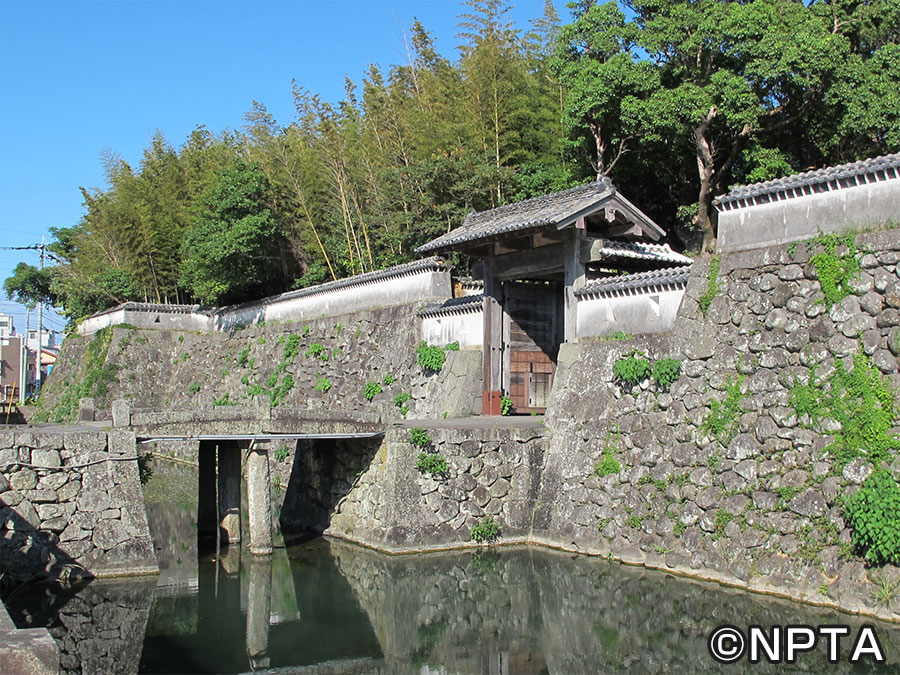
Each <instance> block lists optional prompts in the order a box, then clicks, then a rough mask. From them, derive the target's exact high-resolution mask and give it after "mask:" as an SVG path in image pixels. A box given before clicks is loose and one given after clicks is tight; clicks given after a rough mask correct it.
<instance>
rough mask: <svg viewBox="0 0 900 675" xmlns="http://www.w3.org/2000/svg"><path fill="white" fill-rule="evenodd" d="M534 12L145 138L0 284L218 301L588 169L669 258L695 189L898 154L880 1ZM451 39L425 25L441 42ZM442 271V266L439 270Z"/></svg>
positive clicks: (417, 240)
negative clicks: (237, 112)
mask: <svg viewBox="0 0 900 675" xmlns="http://www.w3.org/2000/svg"><path fill="white" fill-rule="evenodd" d="M568 8H569V11H570V13H571V15H570V17H569V22H568V23H563V22H562V21H561V20H560V18H559V17H558V15H557V13H556V11H555V8H554V5H553V3H552V2H549V0H548V2H547V4H546V5H545V9H544V14H543V16H541V17H536V18H535V19H534V20H533V21H532V23H531V27H530V30H527V31H522V30H518V29H516V28H515V27H513V25H512V24H511V23H510V22H509V21H508V19H507V17H506V15H507V12H508V9H509V7H508V5H506V4H504V2H503V0H470V1H469V2H467V3H465V4H464V5H462V8H461V11H462V13H461V15H460V18H459V26H458V35H457V36H456V38H457V41H458V42H459V46H458V47H457V50H456V53H455V58H454V59H449V58H446V57H445V56H443V55H442V54H441V53H439V52H438V51H437V49H436V46H435V39H434V37H433V36H432V35H431V34H430V33H429V32H428V31H427V30H426V27H424V26H423V25H421V24H420V23H419V22H418V21H417V22H415V23H414V24H413V26H412V29H411V31H410V34H409V36H408V38H407V52H408V59H407V60H406V62H405V63H403V64H400V65H394V66H391V67H390V68H387V69H386V70H383V69H381V68H379V67H377V66H371V67H370V68H369V70H368V71H367V72H366V73H365V75H364V76H363V77H362V78H361V81H360V82H352V81H350V80H347V81H346V83H345V94H344V96H343V97H342V99H341V100H340V101H338V102H336V103H334V102H327V101H324V100H322V99H321V98H320V97H319V96H318V95H317V94H316V93H314V92H310V91H307V90H305V89H303V88H301V87H300V86H298V85H295V86H294V89H293V100H294V108H295V111H294V116H293V119H290V120H276V119H274V117H273V116H272V114H270V112H269V111H268V110H267V109H266V107H265V105H264V104H263V103H259V102H252V103H251V104H250V106H249V111H248V112H247V113H246V115H245V117H244V119H243V120H240V121H236V122H237V124H236V127H235V128H234V129H233V130H226V131H223V132H220V133H213V132H212V131H210V130H208V129H207V128H205V127H204V126H198V127H197V128H196V129H195V130H194V131H193V132H192V133H191V134H190V136H189V137H188V138H187V139H186V140H185V141H184V142H183V143H182V144H181V145H180V147H175V146H173V145H172V144H171V143H170V142H169V141H168V140H167V139H166V138H164V136H163V135H162V133H157V134H156V136H155V137H154V138H153V140H152V142H151V143H150V146H149V147H148V148H147V149H146V150H145V151H144V154H143V158H142V159H141V161H140V165H139V166H137V167H133V166H130V165H129V164H127V163H126V162H124V161H122V160H121V159H120V158H119V157H117V156H114V155H106V156H104V157H103V158H102V161H103V164H104V169H105V173H106V178H107V183H108V185H107V186H106V188H105V189H92V190H87V189H82V193H83V196H84V206H85V215H84V217H83V219H82V220H81V222H79V223H77V224H74V225H72V226H71V227H61V228H58V229H56V230H54V235H55V239H56V241H55V242H54V243H53V245H52V251H53V254H54V256H55V258H56V259H57V261H58V263H59V264H57V265H55V266H54V267H50V268H48V269H47V270H44V271H40V270H36V269H34V268H32V267H30V266H28V265H25V264H24V263H23V264H20V265H19V266H18V267H17V268H16V271H15V273H14V275H13V276H12V277H10V278H9V279H8V280H7V281H6V282H5V284H4V286H5V289H6V291H7V294H8V295H9V296H10V297H12V298H15V299H18V300H20V301H22V302H28V303H31V302H49V303H52V304H54V305H55V306H57V307H61V308H62V309H63V311H64V312H65V314H66V315H67V316H68V317H69V318H70V319H72V320H77V319H78V318H80V317H82V316H85V315H87V314H90V313H92V312H94V311H97V310H99V309H103V308H105V307H108V306H112V305H115V304H118V303H119V302H123V301H127V300H141V301H150V302H203V303H227V302H236V301H242V300H245V299H249V298H253V297H260V296H263V295H267V294H273V293H278V292H282V291H285V290H289V289H292V288H299V287H304V286H308V285H312V284H316V283H321V282H324V281H328V280H331V279H336V278H340V277H343V276H347V275H350V274H356V273H360V272H366V271H369V270H373V269H377V268H380V267H384V266H387V265H391V264H395V263H399V262H404V261H406V260H409V259H411V258H412V257H414V249H415V247H416V246H418V245H419V244H421V243H423V242H425V241H427V240H429V239H431V238H433V237H435V236H437V235H439V234H441V233H443V232H446V231H447V230H448V229H451V228H453V227H456V226H458V225H459V224H460V223H461V222H462V219H463V218H464V217H465V215H466V213H468V212H469V211H472V210H473V209H474V210H482V209H486V208H492V207H495V206H498V205H502V204H505V203H509V202H512V201H516V200H520V199H526V198H529V197H533V196H537V195H540V194H545V193H548V192H553V191H556V190H561V189H564V188H566V187H570V186H573V185H576V184H579V183H582V182H585V181H589V180H595V179H596V178H597V177H598V176H602V175H610V176H611V178H612V179H613V181H614V182H615V183H616V184H617V185H620V186H622V187H623V188H624V189H625V190H626V191H627V194H628V197H629V199H631V200H633V201H634V202H635V203H637V204H639V205H640V206H641V208H642V209H644V210H646V211H647V212H648V213H649V214H650V215H651V216H653V217H654V218H656V219H657V220H658V222H660V223H661V224H663V226H664V227H666V228H667V229H668V230H669V231H670V232H672V233H673V235H674V238H675V241H674V243H675V244H676V245H678V244H680V245H681V247H682V248H695V249H698V248H701V247H707V248H708V247H710V246H711V245H712V243H713V242H714V239H715V217H714V215H715V214H714V211H713V210H712V208H711V202H712V199H713V198H714V197H715V195H716V194H720V193H721V192H723V191H725V190H727V189H728V188H729V187H730V186H732V185H734V184H738V183H745V182H752V181H756V180H765V179H769V178H775V177H778V176H781V175H785V174H788V173H792V172H794V171H798V170H805V169H808V168H816V167H821V166H826V165H829V164H836V163H840V162H844V161H853V160H855V159H859V158H862V157H866V156H872V155H877V154H884V153H887V152H896V151H898V150H900V119H898V118H900V3H898V2H897V1H896V0H872V1H871V2H862V1H857V0H835V1H833V2H820V1H818V0H814V1H813V2H806V3H803V2H794V1H791V0H747V1H741V2H723V1H722V0H692V1H690V2H684V1H680V0H679V1H676V0H650V1H647V2H639V1H637V0H633V1H630V2H622V3H615V2H609V3H605V4H597V3H596V2H594V1H593V0H578V1H576V2H573V3H571V4H570V5H569V6H568ZM447 37H449V36H442V39H446V38H447ZM460 262H461V263H463V264H464V261H460Z"/></svg>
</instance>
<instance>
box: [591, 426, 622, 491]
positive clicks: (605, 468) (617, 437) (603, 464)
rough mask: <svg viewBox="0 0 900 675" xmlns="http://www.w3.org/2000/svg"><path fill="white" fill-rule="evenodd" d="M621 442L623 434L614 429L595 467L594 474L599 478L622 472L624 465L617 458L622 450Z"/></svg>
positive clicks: (616, 428) (610, 432)
mask: <svg viewBox="0 0 900 675" xmlns="http://www.w3.org/2000/svg"><path fill="white" fill-rule="evenodd" d="M620 441H621V434H620V433H619V429H618V427H613V429H612V430H611V431H609V432H607V434H606V444H605V445H604V446H603V450H601V452H600V461H599V462H597V464H596V465H595V466H594V474H596V476H597V477H598V478H603V477H604V476H611V475H612V474H617V473H619V472H620V471H621V470H622V465H621V464H619V460H618V458H617V455H618V454H619V451H620V449H621V445H620Z"/></svg>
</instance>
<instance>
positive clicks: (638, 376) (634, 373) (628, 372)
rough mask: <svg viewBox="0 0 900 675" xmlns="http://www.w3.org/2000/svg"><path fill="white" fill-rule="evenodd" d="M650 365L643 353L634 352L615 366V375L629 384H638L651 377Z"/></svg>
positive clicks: (618, 361)
mask: <svg viewBox="0 0 900 675" xmlns="http://www.w3.org/2000/svg"><path fill="white" fill-rule="evenodd" d="M650 372H651V370H650V363H649V362H648V361H647V359H645V358H643V352H638V351H633V352H631V354H629V355H628V356H623V357H622V358H620V359H619V360H617V361H616V362H615V363H614V364H613V375H614V376H615V377H616V379H617V380H621V381H622V382H627V383H628V384H638V383H640V382H643V381H644V380H646V379H647V378H648V377H650Z"/></svg>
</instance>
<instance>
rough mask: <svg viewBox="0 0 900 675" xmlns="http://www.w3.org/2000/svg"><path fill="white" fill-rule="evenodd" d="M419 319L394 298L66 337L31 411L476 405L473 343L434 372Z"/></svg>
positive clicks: (61, 415)
mask: <svg viewBox="0 0 900 675" xmlns="http://www.w3.org/2000/svg"><path fill="white" fill-rule="evenodd" d="M418 322H419V319H418V317H417V316H416V311H415V306H412V305H403V306H398V307H391V308H384V309H374V310H366V311H359V312H355V313H351V314H344V315H335V316H330V317H326V318H319V319H312V320H309V321H302V322H293V323H280V322H271V323H267V324H260V325H255V326H251V327H248V328H245V329H243V330H235V331H233V332H231V333H199V332H190V331H174V330H159V329H135V328H133V327H129V326H119V327H110V328H106V329H104V330H102V331H100V332H98V333H95V334H94V335H93V336H89V337H81V336H73V337H70V338H68V339H67V340H66V341H65V343H64V345H63V350H62V353H61V355H60V357H59V361H58V362H57V367H56V368H57V370H56V372H55V373H54V377H52V378H50V379H49V381H48V382H47V385H46V386H45V389H44V393H43V395H42V398H41V402H40V406H41V407H40V409H39V410H38V411H37V413H36V419H37V420H42V419H43V420H47V421H54V422H67V421H72V420H74V419H75V417H76V415H77V412H78V403H79V400H80V399H82V398H85V397H91V398H93V399H94V405H95V407H96V412H95V415H96V418H97V419H110V416H111V413H112V402H113V401H114V400H117V399H124V400H127V401H129V402H130V404H131V407H132V408H133V409H134V410H135V411H140V410H151V411H160V410H165V411H187V410H190V411H200V412H201V413H202V411H203V410H207V411H210V410H212V409H213V408H218V409H227V408H228V407H234V406H250V407H258V408H260V409H261V410H262V411H264V412H265V414H266V415H268V410H269V409H275V410H277V409H283V408H295V409H303V410H305V411H306V412H307V415H316V416H318V417H320V418H323V419H331V420H335V419H337V420H359V421H364V422H365V421H380V420H382V419H384V420H389V419H399V418H401V417H403V415H404V409H405V413H406V414H407V415H408V416H410V417H413V416H416V417H430V416H434V417H439V416H441V415H443V414H444V413H446V414H447V415H449V416H458V415H465V414H470V413H472V412H473V411H476V410H480V405H481V398H480V397H481V392H480V379H479V377H480V373H481V365H480V364H481V352H480V350H479V351H458V352H448V353H447V356H448V358H447V364H446V365H445V366H444V368H443V369H442V370H441V372H440V373H438V374H426V373H423V372H422V369H421V368H420V367H419V365H418V363H417V361H416V348H417V347H418V346H419V337H418V336H419V325H418ZM367 388H368V390H367ZM398 396H400V399H398V400H401V399H402V402H400V403H399V404H397V403H395V398H396V397H398ZM201 417H202V415H201ZM254 417H259V415H254Z"/></svg>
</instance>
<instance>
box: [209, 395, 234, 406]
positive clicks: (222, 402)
mask: <svg viewBox="0 0 900 675" xmlns="http://www.w3.org/2000/svg"><path fill="white" fill-rule="evenodd" d="M213 405H214V406H227V405H237V403H235V402H234V401H232V400H231V394H228V393H226V394H225V395H224V396H223V397H222V398H217V399H216V400H214V401H213Z"/></svg>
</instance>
